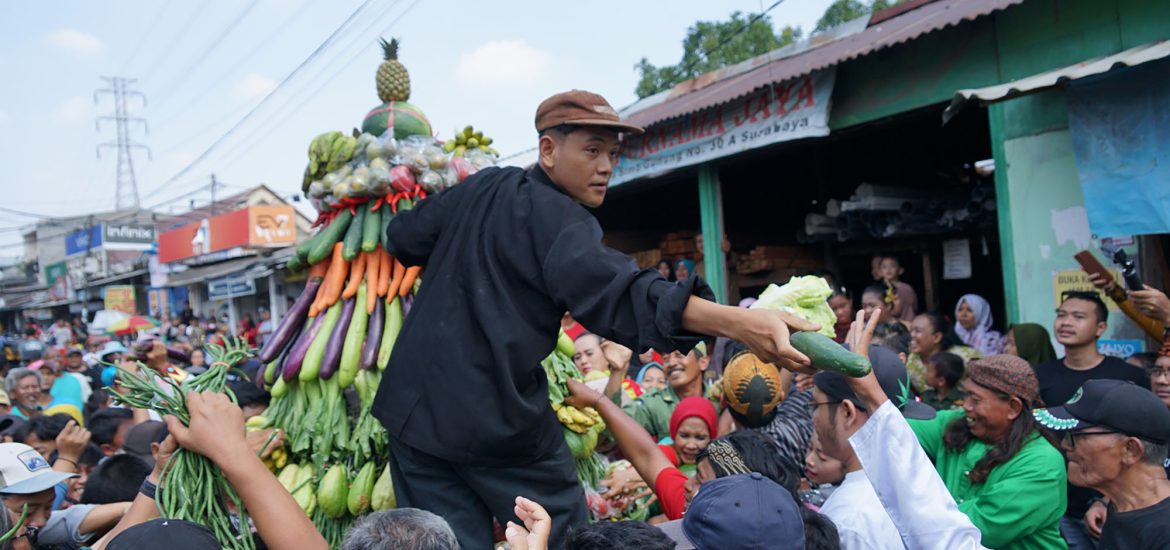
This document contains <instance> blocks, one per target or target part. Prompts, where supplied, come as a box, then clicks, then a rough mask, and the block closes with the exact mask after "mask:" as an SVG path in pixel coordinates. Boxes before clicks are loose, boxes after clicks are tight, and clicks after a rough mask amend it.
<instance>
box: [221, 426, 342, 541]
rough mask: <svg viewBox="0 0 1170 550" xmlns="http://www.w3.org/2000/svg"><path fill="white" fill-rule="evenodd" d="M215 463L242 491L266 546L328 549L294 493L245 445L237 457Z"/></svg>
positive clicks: (233, 484)
mask: <svg viewBox="0 0 1170 550" xmlns="http://www.w3.org/2000/svg"><path fill="white" fill-rule="evenodd" d="M215 462H216V464H217V465H218V466H219V467H220V468H221V469H222V470H223V474H224V476H225V477H226V478H227V480H228V483H231V485H232V487H235V489H236V492H238V493H239V494H240V499H241V500H243V501H244V506H245V507H246V508H247V509H248V514H249V515H250V516H251V518H252V521H253V522H255V523H256V531H257V532H258V533H259V534H260V538H261V539H264V544H265V545H267V546H268V547H269V548H271V549H273V550H287V549H302V548H304V549H327V548H329V545H328V544H327V543H326V542H325V538H324V537H322V536H321V533H319V532H318V531H317V528H316V527H314V526H313V522H312V521H310V520H309V517H308V516H306V515H305V513H304V511H303V510H301V507H300V506H298V505H297V503H296V501H295V500H293V497H292V495H290V494H289V493H288V491H287V490H285V488H284V487H282V486H281V485H280V482H279V481H277V480H276V476H274V475H272V472H269V471H268V468H266V467H264V463H262V462H260V459H259V458H258V457H257V456H256V455H254V454H252V453H251V452H250V451H249V450H248V449H246V448H245V449H242V450H241V452H240V453H237V455H236V456H232V457H222V458H217V459H216V460H215Z"/></svg>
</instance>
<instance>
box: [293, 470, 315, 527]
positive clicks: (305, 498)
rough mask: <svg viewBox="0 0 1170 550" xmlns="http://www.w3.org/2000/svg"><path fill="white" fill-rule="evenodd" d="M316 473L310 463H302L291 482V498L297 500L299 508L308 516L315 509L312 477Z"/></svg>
mask: <svg viewBox="0 0 1170 550" xmlns="http://www.w3.org/2000/svg"><path fill="white" fill-rule="evenodd" d="M316 475H317V472H316V470H314V469H313V465H312V464H304V465H302V466H301V467H300V470H299V471H298V472H297V478H296V481H295V482H294V483H293V493H292V496H293V500H295V501H297V505H298V506H300V507H301V510H304V511H305V514H308V515H310V516H312V515H313V511H314V510H316V509H317V492H316V491H314V490H313V478H314V477H316Z"/></svg>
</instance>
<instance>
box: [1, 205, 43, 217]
mask: <svg viewBox="0 0 1170 550" xmlns="http://www.w3.org/2000/svg"><path fill="white" fill-rule="evenodd" d="M0 212H7V213H9V214H15V215H17V216H26V217H29V218H39V219H42V220H51V219H53V218H54V217H55V216H49V215H47V214H37V213H36V212H25V211H23V210H15V209H12V208H5V207H3V206H0Z"/></svg>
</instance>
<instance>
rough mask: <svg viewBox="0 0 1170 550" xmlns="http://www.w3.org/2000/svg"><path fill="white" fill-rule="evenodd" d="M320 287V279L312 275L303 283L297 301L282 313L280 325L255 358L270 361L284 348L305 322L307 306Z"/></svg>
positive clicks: (307, 312) (266, 362)
mask: <svg viewBox="0 0 1170 550" xmlns="http://www.w3.org/2000/svg"><path fill="white" fill-rule="evenodd" d="M320 287H321V279H319V278H317V277H313V278H311V279H309V282H307V283H305V290H304V291H303V292H301V295H300V296H297V301H296V302H293V305H292V307H290V308H289V309H288V312H287V313H285V314H284V319H281V320H280V326H278V327H277V328H276V332H273V333H272V337H271V338H269V339H268V341H267V342H265V343H264V347H263V348H262V349H261V350H260V353H259V354H257V355H256V359H258V360H259V361H260V362H261V363H264V364H268V363H271V362H272V361H273V360H274V359H276V358H277V356H279V354H280V352H281V351H282V350H284V348H285V346H286V345H287V344H288V343H289V342H291V341H292V340H293V338H294V337H296V335H297V334H298V333H300V331H301V327H302V326H303V325H304V324H305V316H306V315H308V314H309V306H311V305H312V304H313V299H314V298H316V297H317V289H318V288H320Z"/></svg>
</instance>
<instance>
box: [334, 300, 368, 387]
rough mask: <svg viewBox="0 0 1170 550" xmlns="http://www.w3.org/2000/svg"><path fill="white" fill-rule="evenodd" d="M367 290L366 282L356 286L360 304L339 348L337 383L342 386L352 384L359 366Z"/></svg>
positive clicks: (364, 327)
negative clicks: (343, 342)
mask: <svg viewBox="0 0 1170 550" xmlns="http://www.w3.org/2000/svg"><path fill="white" fill-rule="evenodd" d="M368 292H370V289H367V288H366V283H362V284H361V285H360V286H358V291H357V303H359V304H362V305H361V306H359V307H356V308H354V310H353V318H352V319H351V320H350V322H349V329H348V330H347V332H346V333H345V344H344V345H343V346H342V348H341V364H340V365H339V366H338V367H337V384H338V385H339V386H341V387H342V388H347V387H349V385H350V384H353V379H354V377H355V376H357V371H358V368H359V367H361V362H362V341H364V340H365V338H366V323H367V322H368V321H369V320H370V315H369V314H368V313H366V306H365V303H366V294H367V293H368Z"/></svg>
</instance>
